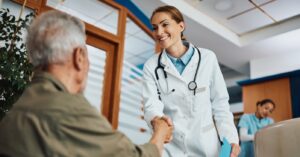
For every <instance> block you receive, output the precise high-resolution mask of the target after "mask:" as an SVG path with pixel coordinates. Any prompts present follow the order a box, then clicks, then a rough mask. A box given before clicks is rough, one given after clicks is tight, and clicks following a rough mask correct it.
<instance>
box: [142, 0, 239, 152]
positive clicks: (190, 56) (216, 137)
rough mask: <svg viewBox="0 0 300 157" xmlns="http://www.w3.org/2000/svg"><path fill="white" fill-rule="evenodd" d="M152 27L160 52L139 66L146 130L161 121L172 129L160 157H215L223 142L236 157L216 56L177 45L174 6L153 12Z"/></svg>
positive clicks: (179, 29) (180, 26) (179, 19)
mask: <svg viewBox="0 0 300 157" xmlns="http://www.w3.org/2000/svg"><path fill="white" fill-rule="evenodd" d="M151 23H152V26H153V36H154V39H155V40H156V41H157V42H158V44H159V46H160V48H162V49H163V50H162V52H161V53H160V54H156V55H154V56H153V57H151V58H150V59H149V60H148V61H147V62H146V63H145V65H144V75H143V100H144V112H145V120H146V122H147V123H148V125H149V126H151V120H153V119H154V118H157V117H162V118H163V119H165V120H166V121H167V122H168V123H169V125H173V127H174V132H173V139H172V140H171V142H170V143H169V144H166V145H165V155H168V156H172V157H185V156H189V157H196V156H197V157H199V156H201V157H216V156H218V155H219V152H220V146H221V145H220V143H221V141H222V140H223V138H226V139H227V140H228V141H229V143H231V146H232V149H231V157H236V156H238V154H239V152H240V147H239V145H238V134H237V130H236V128H235V126H234V122H233V116H232V113H231V112H230V111H229V104H228V99H229V98H228V93H227V89H226V85H225V82H224V79H223V76H222V73H221V71H220V68H219V65H218V61H217V58H216V56H215V54H214V53H213V52H212V51H210V50H208V49H203V48H197V47H195V46H194V45H192V44H191V43H189V42H186V41H184V40H182V39H183V31H184V29H185V23H184V20H183V16H182V14H181V13H180V11H179V10H178V9H177V8H175V7H173V6H162V7H159V8H157V9H156V10H154V12H153V13H152V16H151ZM220 140H221V141H220ZM166 142H169V141H166Z"/></svg>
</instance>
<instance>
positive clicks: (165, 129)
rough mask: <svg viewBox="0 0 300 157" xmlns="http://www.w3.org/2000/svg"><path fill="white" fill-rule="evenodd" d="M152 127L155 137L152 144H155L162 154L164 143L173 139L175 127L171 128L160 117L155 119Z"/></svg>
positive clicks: (153, 136)
mask: <svg viewBox="0 0 300 157" xmlns="http://www.w3.org/2000/svg"><path fill="white" fill-rule="evenodd" d="M151 125H152V127H153V135H152V138H151V140H150V143H152V144H155V145H156V146H157V148H158V150H159V152H160V153H161V154H162V151H163V145H164V143H165V142H166V141H168V140H169V139H171V138H172V131H173V126H169V125H168V123H167V122H166V121H165V120H163V119H161V118H160V117H155V118H153V120H152V121H151Z"/></svg>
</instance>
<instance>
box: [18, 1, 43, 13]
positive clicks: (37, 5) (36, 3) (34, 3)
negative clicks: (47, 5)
mask: <svg viewBox="0 0 300 157" xmlns="http://www.w3.org/2000/svg"><path fill="white" fill-rule="evenodd" d="M12 1H13V2H15V3H18V4H20V5H23V3H24V1H25V0H12ZM25 6H26V7H28V8H31V9H34V10H36V11H38V10H40V8H41V6H42V1H41V0H27V3H26V5H25Z"/></svg>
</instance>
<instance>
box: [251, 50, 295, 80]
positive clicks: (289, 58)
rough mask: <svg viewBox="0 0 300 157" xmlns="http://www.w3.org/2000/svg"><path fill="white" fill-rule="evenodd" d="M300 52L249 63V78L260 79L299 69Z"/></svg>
mask: <svg viewBox="0 0 300 157" xmlns="http://www.w3.org/2000/svg"><path fill="white" fill-rule="evenodd" d="M299 59H300V50H299V51H298V52H294V53H288V52H287V53H286V54H285V55H280V56H274V57H268V58H261V59H255V60H251V61H250V78H251V79H254V78H260V77H264V76H270V75H275V74H279V73H284V72H289V71H293V70H298V69H300V60H299Z"/></svg>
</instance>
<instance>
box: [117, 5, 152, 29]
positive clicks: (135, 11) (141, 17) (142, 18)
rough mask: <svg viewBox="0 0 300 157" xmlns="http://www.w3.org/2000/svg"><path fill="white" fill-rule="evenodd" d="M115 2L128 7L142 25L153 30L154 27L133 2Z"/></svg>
mask: <svg viewBox="0 0 300 157" xmlns="http://www.w3.org/2000/svg"><path fill="white" fill-rule="evenodd" d="M114 1H115V2H117V3H119V4H121V5H123V6H124V7H126V8H127V9H128V10H129V11H130V12H131V13H133V15H135V16H136V17H137V18H138V19H139V20H140V21H141V22H142V23H144V24H145V25H146V26H147V27H148V28H149V29H150V30H152V25H151V23H150V20H149V18H148V17H147V16H146V15H145V14H144V13H143V12H142V11H141V10H140V9H139V8H138V7H137V6H136V5H135V4H134V3H133V2H132V1H131V0H114Z"/></svg>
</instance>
